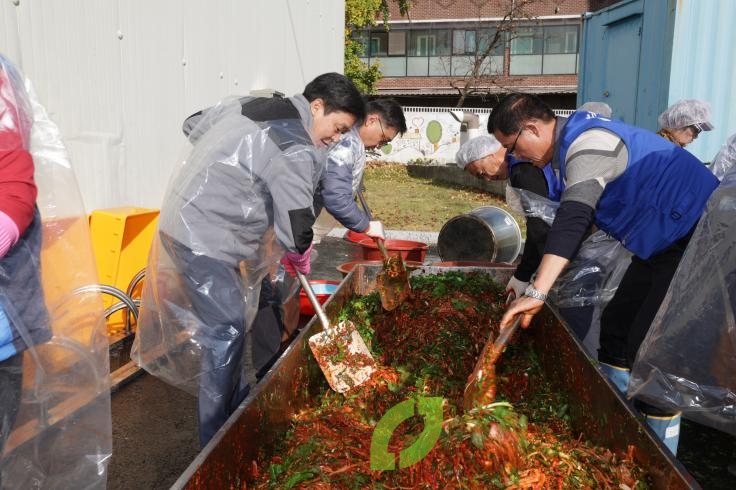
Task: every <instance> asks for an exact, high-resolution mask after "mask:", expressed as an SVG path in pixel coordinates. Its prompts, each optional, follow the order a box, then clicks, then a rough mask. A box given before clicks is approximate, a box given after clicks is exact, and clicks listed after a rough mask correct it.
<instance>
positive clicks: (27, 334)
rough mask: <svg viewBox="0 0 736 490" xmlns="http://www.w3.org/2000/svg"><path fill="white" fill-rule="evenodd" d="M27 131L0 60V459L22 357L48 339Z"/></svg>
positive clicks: (14, 75)
mask: <svg viewBox="0 0 736 490" xmlns="http://www.w3.org/2000/svg"><path fill="white" fill-rule="evenodd" d="M32 125H33V114H32V111H31V107H30V102H29V101H28V98H27V96H26V93H25V88H24V87H23V81H22V78H21V77H20V74H19V73H18V72H17V71H16V70H15V68H14V67H13V65H11V64H10V62H9V61H8V60H6V59H5V58H2V57H0V267H1V268H2V274H1V275H0V454H1V453H2V449H3V448H4V447H5V441H6V440H7V438H8V435H9V434H10V431H11V429H12V427H13V423H14V421H15V416H16V414H17V411H18V408H19V407H20V398H21V385H22V380H23V353H24V352H25V351H26V349H28V348H29V347H33V346H34V345H36V344H39V343H41V342H46V341H48V340H49V339H50V338H51V327H50V325H49V319H48V312H47V311H46V306H45V303H44V298H43V290H42V288H41V276H40V271H39V270H38V262H39V258H40V250H41V216H40V215H39V212H38V209H37V208H36V195H37V193H38V191H37V189H36V182H35V181H34V179H33V172H34V166H33V158H32V157H31V154H30V151H29V142H30V136H31V126H32Z"/></svg>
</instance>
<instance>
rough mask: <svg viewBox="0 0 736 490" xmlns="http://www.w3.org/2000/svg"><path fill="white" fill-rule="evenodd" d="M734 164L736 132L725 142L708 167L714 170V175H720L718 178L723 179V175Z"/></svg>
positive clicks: (735, 163)
mask: <svg viewBox="0 0 736 490" xmlns="http://www.w3.org/2000/svg"><path fill="white" fill-rule="evenodd" d="M734 165H736V133H734V134H732V135H731V136H729V137H728V139H727V140H726V142H725V143H723V146H722V147H721V149H720V150H719V151H718V153H717V154H716V156H715V157H714V158H713V162H711V164H710V165H709V167H708V168H710V171H711V172H713V175H715V176H716V177H718V180H723V177H724V176H725V175H726V174H727V173H728V171H729V170H731V169H732V168H733V167H734Z"/></svg>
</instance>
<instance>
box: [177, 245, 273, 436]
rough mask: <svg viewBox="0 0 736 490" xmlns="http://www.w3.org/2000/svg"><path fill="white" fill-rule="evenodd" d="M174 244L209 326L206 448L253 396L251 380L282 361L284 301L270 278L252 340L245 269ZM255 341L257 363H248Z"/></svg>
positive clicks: (202, 427) (203, 412) (202, 335)
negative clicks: (250, 368) (251, 369)
mask: <svg viewBox="0 0 736 490" xmlns="http://www.w3.org/2000/svg"><path fill="white" fill-rule="evenodd" d="M169 243H170V244H171V249H170V252H173V253H172V257H173V258H174V259H175V260H176V261H177V267H179V270H180V271H181V273H182V279H183V282H184V284H186V290H187V296H188V299H189V301H190V302H191V305H192V308H193V310H194V312H195V313H196V315H197V318H199V320H200V321H201V323H202V324H203V325H204V327H203V328H200V329H199V331H198V332H197V334H196V337H197V339H196V340H197V341H198V343H200V345H202V346H204V348H203V350H202V352H203V354H202V370H201V377H200V380H199V394H198V397H197V415H198V419H199V442H200V446H201V447H204V446H205V445H206V444H207V442H209V440H210V439H211V438H212V436H214V435H215V433H216V432H217V431H218V430H219V429H220V427H222V425H223V424H224V423H225V421H227V419H228V418H229V417H230V415H231V414H232V413H233V412H234V411H235V409H236V408H237V407H238V405H240V403H241V402H242V401H243V400H244V399H245V397H246V396H247V395H248V392H249V391H250V388H251V387H250V386H249V384H248V382H247V381H246V380H247V378H248V377H249V375H250V377H251V378H252V379H255V378H256V377H258V376H261V375H263V374H265V371H266V370H267V369H268V368H269V367H270V365H271V364H272V363H273V362H274V361H275V360H276V358H277V357H278V355H279V348H280V346H281V333H282V330H283V324H282V321H281V315H280V308H279V306H280V301H279V299H278V298H277V297H275V296H276V292H275V291H274V289H273V288H272V287H271V282H270V280H269V278H268V277H266V278H265V279H264V280H263V282H262V285H261V294H260V297H259V301H258V314H257V315H256V317H255V320H254V322H253V328H252V332H251V335H246V325H245V309H246V305H245V291H244V288H243V284H242V277H241V275H240V271H239V269H236V268H235V267H233V266H231V265H229V264H227V263H225V262H222V261H219V260H216V259H213V258H211V257H207V256H205V255H196V254H193V253H192V252H191V250H189V249H188V248H187V247H185V246H183V245H182V244H180V243H178V242H175V241H172V242H169ZM249 342H250V343H252V354H253V359H252V360H251V362H247V360H246V359H245V353H246V352H248V351H249V350H250V349H248V348H246V346H247V345H248V343H249ZM247 366H254V369H255V370H256V373H246V372H245V369H247Z"/></svg>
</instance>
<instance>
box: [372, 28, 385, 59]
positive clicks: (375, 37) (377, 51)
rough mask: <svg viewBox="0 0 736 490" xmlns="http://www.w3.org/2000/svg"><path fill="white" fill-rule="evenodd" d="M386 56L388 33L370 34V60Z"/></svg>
mask: <svg viewBox="0 0 736 490" xmlns="http://www.w3.org/2000/svg"><path fill="white" fill-rule="evenodd" d="M386 55H388V32H385V31H383V32H372V33H371V58H372V57H374V56H386Z"/></svg>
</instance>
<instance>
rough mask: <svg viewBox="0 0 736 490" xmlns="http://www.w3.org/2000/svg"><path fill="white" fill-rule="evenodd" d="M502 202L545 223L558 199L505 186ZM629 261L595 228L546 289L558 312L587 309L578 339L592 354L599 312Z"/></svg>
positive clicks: (552, 216)
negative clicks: (587, 320) (583, 331)
mask: <svg viewBox="0 0 736 490" xmlns="http://www.w3.org/2000/svg"><path fill="white" fill-rule="evenodd" d="M506 202H507V203H508V204H509V206H510V207H511V208H512V209H514V210H516V211H517V212H520V213H523V214H524V215H525V216H526V217H527V218H539V219H541V220H543V221H544V222H545V223H546V224H548V225H549V226H552V223H553V222H554V219H555V216H556V214H557V209H558V208H559V206H560V203H559V202H555V201H552V200H550V199H547V198H546V197H542V196H539V195H537V194H535V193H533V192H530V191H527V190H524V189H517V188H514V187H510V186H507V187H506ZM630 261H631V252H629V251H628V250H626V248H624V246H623V245H622V244H621V242H619V241H618V240H616V239H614V238H612V237H610V236H609V235H607V234H606V233H605V232H603V231H600V230H598V231H596V232H595V233H593V234H592V235H590V236H589V237H588V238H586V239H585V241H583V243H582V245H581V246H580V250H579V251H578V253H577V255H576V256H575V258H573V259H572V261H571V262H570V264H569V265H568V266H567V267H566V268H565V270H564V271H563V272H562V274H560V276H559V277H558V278H557V281H555V284H554V285H553V287H552V289H551V290H550V292H549V305H550V307H551V308H552V309H553V310H554V311H555V312H557V313H558V315H559V316H562V317H566V316H568V315H571V318H572V317H573V316H574V317H578V316H579V313H580V310H581V309H584V308H587V309H589V311H588V312H587V313H585V315H587V316H586V318H590V328H589V330H588V331H587V333H586V335H585V337H584V338H582V339H580V340H581V341H582V343H583V345H584V347H585V349H586V350H587V351H588V354H590V355H591V356H593V357H597V356H598V347H599V344H600V339H599V337H600V317H601V314H602V313H603V309H604V308H605V306H606V305H607V304H608V302H609V301H610V300H611V298H613V295H614V294H615V293H616V289H617V288H618V285H619V283H620V282H621V279H622V278H623V275H624V273H625V272H626V269H627V268H628V266H629V263H630ZM573 309H578V310H579V311H578V312H574V311H572V310H573ZM576 313H577V314H576Z"/></svg>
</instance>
